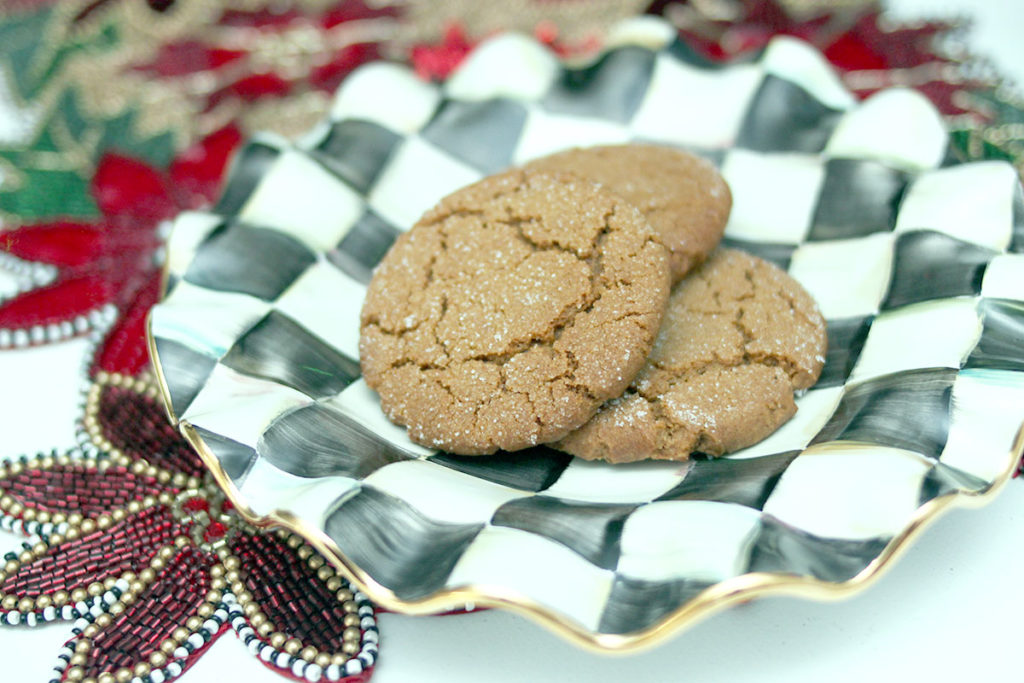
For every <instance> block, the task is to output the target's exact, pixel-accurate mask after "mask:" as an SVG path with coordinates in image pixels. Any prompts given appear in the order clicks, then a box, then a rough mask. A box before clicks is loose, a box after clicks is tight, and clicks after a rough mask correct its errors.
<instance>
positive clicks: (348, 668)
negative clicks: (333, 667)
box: [345, 659, 363, 676]
mask: <svg viewBox="0 0 1024 683" xmlns="http://www.w3.org/2000/svg"><path fill="white" fill-rule="evenodd" d="M361 673H363V663H362V662H360V661H359V660H358V659H350V660H348V661H347V662H345V675H346V676H355V675H356V674H361Z"/></svg>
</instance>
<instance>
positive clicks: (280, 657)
mask: <svg viewBox="0 0 1024 683" xmlns="http://www.w3.org/2000/svg"><path fill="white" fill-rule="evenodd" d="M291 661H292V656H291V655H290V654H288V653H287V652H278V653H277V659H275V660H274V664H277V666H278V667H279V668H281V669H287V668H288V667H290V666H291Z"/></svg>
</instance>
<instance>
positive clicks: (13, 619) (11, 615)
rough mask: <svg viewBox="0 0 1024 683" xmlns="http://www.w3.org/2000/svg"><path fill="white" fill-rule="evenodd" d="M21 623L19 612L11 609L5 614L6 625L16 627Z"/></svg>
mask: <svg viewBox="0 0 1024 683" xmlns="http://www.w3.org/2000/svg"><path fill="white" fill-rule="evenodd" d="M20 621H21V612H19V611H18V610H16V609H12V610H11V611H10V612H8V613H7V623H8V624H10V625H11V626H15V625H17V624H18V623H19V622H20Z"/></svg>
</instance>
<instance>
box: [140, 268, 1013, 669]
mask: <svg viewBox="0 0 1024 683" xmlns="http://www.w3.org/2000/svg"><path fill="white" fill-rule="evenodd" d="M167 276H168V272H167V267H166V265H165V269H164V274H163V279H164V282H163V284H166V280H167ZM146 345H147V347H148V349H149V355H150V359H151V361H152V363H153V369H154V371H155V375H156V380H157V385H158V387H159V390H160V396H161V400H162V402H163V405H164V408H165V410H166V412H167V416H168V419H169V420H170V421H171V424H172V425H175V426H176V427H177V428H178V431H179V432H180V433H181V435H182V436H183V437H184V438H185V440H186V441H188V443H189V444H190V445H191V446H192V448H194V449H195V450H196V452H197V453H198V454H199V457H200V459H201V460H202V461H203V464H204V465H205V466H206V468H207V469H208V470H209V471H210V473H211V474H212V475H213V478H214V480H215V481H216V482H217V485H218V486H220V488H221V489H222V490H223V491H224V492H225V494H226V495H227V496H228V499H229V500H230V501H231V503H232V505H234V506H235V509H236V510H237V511H238V514H239V515H240V516H241V517H242V518H243V519H244V520H245V521H246V522H248V523H250V524H253V525H254V526H257V527H261V528H267V527H283V528H285V529H288V530H289V531H291V532H292V533H295V534H297V535H299V536H301V537H302V538H303V539H305V540H306V542H307V543H309V544H310V545H311V546H312V547H313V548H315V549H316V550H317V552H319V553H320V554H321V555H323V556H324V558H325V559H326V560H328V561H329V562H330V563H331V564H332V565H333V566H334V567H335V568H336V569H337V570H338V571H340V572H341V573H342V574H343V575H344V576H345V577H346V578H347V579H348V580H349V581H351V582H352V583H353V584H355V585H356V587H357V588H359V590H361V591H362V592H363V593H365V594H366V595H367V596H368V597H369V598H370V599H371V600H373V601H374V602H376V603H377V604H378V605H380V606H381V607H384V608H385V609H388V610H391V611H393V612H398V613H401V614H407V615H411V616H425V615H432V614H441V613H444V612H450V611H452V610H456V609H460V608H463V607H464V606H465V605H467V604H473V605H474V606H476V607H491V608H496V609H504V610H507V611H510V612H514V613H516V614H519V615H521V616H524V617H526V618H528V619H530V620H531V621H533V622H534V623H536V624H538V625H540V626H542V627H544V628H547V629H548V630H550V631H552V632H554V633H555V634H557V635H559V636H561V637H563V638H565V639H566V640H568V641H569V642H571V643H573V644H575V645H578V646H580V647H582V648H583V649H586V650H589V651H592V652H595V653H599V654H631V653H636V652H641V651H644V650H649V649H652V648H653V647H655V646H657V645H658V644H660V643H663V642H664V641H666V640H668V639H669V638H671V637H672V636H674V635H677V634H678V633H680V632H682V631H683V630H685V629H686V628H689V627H691V626H694V625H696V624H697V623H698V622H699V621H702V620H703V619H705V618H707V617H710V616H711V615H713V614H716V613H718V612H721V611H723V610H725V609H727V608H729V607H731V606H733V605H736V604H740V603H743V602H747V601H749V600H752V599H754V598H760V597H768V596H789V597H798V598H804V599H807V600H816V601H819V602H831V601H837V600H842V599H845V598H849V597H852V596H853V595H855V594H857V593H859V592H860V591H862V590H864V589H865V588H867V587H868V586H870V585H871V584H872V583H874V582H875V581H877V580H878V579H879V578H880V577H881V576H882V575H883V574H884V573H885V572H886V571H887V570H888V569H889V568H890V567H891V566H892V565H893V564H895V562H896V561H897V560H898V559H899V557H900V556H901V555H902V554H903V553H904V552H906V550H907V549H908V548H909V547H910V546H911V545H912V544H913V542H914V540H916V539H917V537H918V536H920V535H921V533H923V532H924V530H925V529H927V528H928V527H929V526H930V525H931V524H932V523H933V522H935V521H936V520H937V519H939V518H940V517H941V516H942V515H943V514H944V513H945V512H946V511H948V510H951V509H955V508H978V507H982V506H983V505H986V504H987V503H989V502H991V501H992V500H993V499H994V498H995V497H996V495H998V493H999V491H1000V490H1002V488H1003V486H1005V485H1006V483H1007V482H1008V481H1010V479H1011V478H1013V473H1014V471H1015V470H1016V468H1017V463H1018V462H1019V461H1020V459H1021V458H1022V457H1024V419H1022V420H1021V424H1020V426H1019V427H1018V428H1017V432H1016V434H1015V436H1014V439H1013V444H1012V445H1011V447H1010V452H1009V453H1008V458H1007V463H1006V466H1005V468H1004V469H1003V470H1002V471H1001V472H1000V473H999V474H998V475H997V476H996V477H995V479H994V480H993V481H992V484H991V485H990V486H989V487H988V488H987V489H985V490H984V491H980V492H979V491H962V490H960V491H951V492H949V493H946V494H943V495H941V496H938V497H936V498H933V499H931V500H929V501H927V502H926V503H924V504H923V505H921V506H919V507H918V508H917V510H916V512H915V513H914V515H913V516H912V517H911V518H910V519H909V520H908V521H907V523H906V525H905V526H904V528H903V530H902V531H901V532H900V533H899V534H897V535H896V536H894V537H893V538H892V539H891V540H890V541H889V542H888V543H887V544H886V545H885V547H884V548H883V549H882V551H881V552H880V553H879V555H878V556H877V557H876V558H875V559H874V560H872V561H871V562H870V564H868V566H867V567H865V568H864V569H863V570H861V571H860V572H859V573H858V574H856V575H855V576H853V577H852V578H850V579H848V580H846V581H843V582H839V583H833V582H829V581H822V580H820V579H816V578H813V577H809V576H795V575H789V574H772V573H768V572H754V573H747V574H741V575H739V576H734V577H732V578H729V579H725V580H724V581H720V582H718V583H716V584H714V585H712V586H709V587H708V588H706V589H704V590H703V591H701V592H700V593H698V594H697V595H696V596H695V597H694V598H692V599H691V600H689V601H687V602H686V603H685V604H683V605H681V606H680V607H678V608H677V609H676V610H674V611H672V612H670V613H668V614H666V615H665V616H663V617H661V618H660V619H659V620H658V621H657V622H656V623H655V624H653V625H652V626H649V627H647V628H645V629H642V630H640V631H635V632H632V633H628V634H609V633H596V632H592V631H589V630H587V629H586V628H584V627H583V626H581V625H579V624H578V623H576V622H574V621H573V620H571V619H568V618H565V617H564V616H562V615H561V614H560V613H559V612H558V611H557V610H554V609H551V608H548V607H545V606H544V605H542V604H540V603H538V602H536V601H534V600H531V599H529V598H527V597H526V596H523V595H521V594H518V593H515V592H510V591H502V590H501V589H500V588H499V587H496V586H488V585H483V584H480V585H469V586H465V587H462V588H457V589H446V590H442V591H439V592H437V593H435V594H433V595H431V596H428V597H426V598H422V599H419V600H412V601H407V600H402V599H401V598H398V597H397V596H396V595H395V594H394V593H393V592H392V591H391V590H390V589H388V588H387V587H385V586H383V585H381V584H380V583H378V582H377V581H375V580H374V579H373V578H372V577H371V576H370V575H369V574H367V573H366V572H365V571H363V570H362V569H361V568H360V567H359V566H358V565H356V564H355V563H354V562H352V560H350V559H349V558H348V557H346V556H345V554H344V553H343V552H342V551H341V549H340V548H339V547H338V546H337V544H335V543H334V541H333V540H331V538H330V537H328V536H327V535H326V534H325V533H323V532H322V531H320V530H319V529H317V528H315V527H314V526H312V525H311V524H308V523H307V522H305V521H304V520H302V519H301V518H299V517H297V516H296V515H294V514H292V513H291V512H289V511H287V510H273V511H271V512H270V513H268V514H266V515H261V514H258V513H256V512H255V511H254V510H253V509H252V508H251V507H250V506H249V505H248V503H247V502H246V500H245V498H244V497H243V496H242V495H241V493H240V492H239V490H238V489H237V488H236V487H235V485H234V483H233V482H232V481H231V478H230V477H229V476H228V475H227V473H226V472H225V471H224V470H223V468H222V467H221V465H220V461H219V460H218V459H217V457H216V456H215V455H214V454H213V452H212V451H211V450H210V448H209V447H208V446H207V445H206V443H205V442H204V441H203V439H202V437H201V436H200V435H199V433H198V432H197V431H196V430H195V429H194V428H193V426H192V425H191V424H190V423H189V422H188V421H187V420H181V419H179V418H178V416H177V415H175V414H174V410H173V408H172V404H171V401H170V392H169V390H168V387H167V382H166V378H165V376H164V372H163V368H162V366H161V364H160V357H159V355H158V354H157V352H156V338H155V337H154V335H153V331H152V314H150V315H148V316H147V319H146Z"/></svg>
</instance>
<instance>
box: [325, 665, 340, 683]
mask: <svg viewBox="0 0 1024 683" xmlns="http://www.w3.org/2000/svg"><path fill="white" fill-rule="evenodd" d="M327 680H329V681H340V680H341V667H340V666H338V665H337V664H331V665H330V666H329V667H327Z"/></svg>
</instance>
